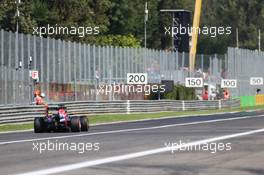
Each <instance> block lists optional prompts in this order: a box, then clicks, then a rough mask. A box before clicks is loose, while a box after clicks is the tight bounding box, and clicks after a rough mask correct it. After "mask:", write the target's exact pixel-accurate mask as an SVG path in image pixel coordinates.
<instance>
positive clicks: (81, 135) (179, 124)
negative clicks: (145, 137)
mask: <svg viewBox="0 0 264 175" xmlns="http://www.w3.org/2000/svg"><path fill="white" fill-rule="evenodd" d="M259 117H264V115H256V116H244V117H234V118H227V119H215V120H206V121H199V122H189V123H178V124H171V125H162V126H153V127H145V128H134V129H123V130H113V131H103V132H96V133H87V134H75V135H66V136H57V137H44V138H37V139H24V140H13V141H5V142H0V145H5V144H12V143H25V142H33V141H41V140H49V139H64V138H72V137H83V136H92V135H103V134H114V133H122V132H132V131H144V130H152V129H161V128H169V127H175V126H187V125H197V124H205V123H215V122H222V121H233V120H242V119H251V118H259Z"/></svg>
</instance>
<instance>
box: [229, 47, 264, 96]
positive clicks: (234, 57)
mask: <svg viewBox="0 0 264 175" xmlns="http://www.w3.org/2000/svg"><path fill="white" fill-rule="evenodd" d="M227 55H228V59H227V60H228V62H227V69H228V75H227V77H228V78H230V79H236V80H237V88H234V89H230V92H231V94H232V96H235V97H238V96H253V95H256V93H257V92H256V91H257V89H260V90H261V91H260V93H261V94H263V93H264V85H251V84H250V78H252V77H261V78H264V68H263V67H264V52H259V51H257V50H246V49H238V48H228V54H227Z"/></svg>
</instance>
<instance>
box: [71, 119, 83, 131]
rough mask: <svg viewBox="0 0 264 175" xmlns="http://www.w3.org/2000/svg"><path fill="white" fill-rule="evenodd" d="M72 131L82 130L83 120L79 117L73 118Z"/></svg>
mask: <svg viewBox="0 0 264 175" xmlns="http://www.w3.org/2000/svg"><path fill="white" fill-rule="evenodd" d="M71 131H72V132H80V131H81V121H80V118H79V117H73V118H71Z"/></svg>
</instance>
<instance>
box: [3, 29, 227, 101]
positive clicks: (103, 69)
mask: <svg viewBox="0 0 264 175" xmlns="http://www.w3.org/2000/svg"><path fill="white" fill-rule="evenodd" d="M226 59H227V56H225V55H197V57H196V60H197V61H196V69H195V72H194V76H201V77H204V78H205V81H207V82H219V81H220V80H221V77H223V75H224V74H225V73H224V71H225V70H226V68H227V65H226V64H225V63H226ZM188 65H189V54H188V53H179V52H171V51H164V50H154V49H144V48H126V47H125V48H121V47H113V46H102V47H101V46H95V45H89V44H82V43H76V42H70V41H62V40H56V39H51V38H42V37H36V36H33V35H25V34H16V33H11V32H7V31H4V30H1V31H0V73H1V75H0V82H1V83H0V104H5V105H6V104H21V103H24V104H25V103H31V102H32V101H33V91H34V90H35V89H41V91H42V92H44V93H46V100H47V101H55V102H57V101H61V102H63V101H74V100H98V99H101V100H117V99H127V98H132V99H143V96H142V94H141V95H140V94H133V95H131V96H130V97H128V96H127V94H126V96H125V97H124V96H122V94H120V95H116V96H114V97H113V96H111V95H109V96H98V94H97V93H96V88H97V86H98V85H99V84H125V83H126V74H127V73H148V82H149V83H160V82H161V80H174V82H175V83H178V84H184V81H185V77H187V76H188V74H189V70H188ZM33 70H36V71H38V72H39V82H38V83H35V82H34V80H33V79H32V78H31V77H30V76H29V75H30V72H31V71H33Z"/></svg>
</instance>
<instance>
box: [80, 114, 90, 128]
mask: <svg viewBox="0 0 264 175" xmlns="http://www.w3.org/2000/svg"><path fill="white" fill-rule="evenodd" d="M80 121H81V131H88V130H89V122H88V121H89V120H87V117H86V116H81V117H80Z"/></svg>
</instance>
